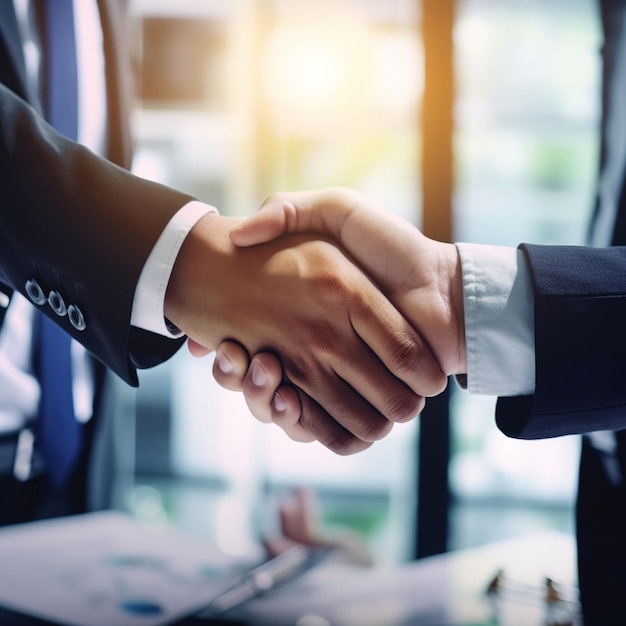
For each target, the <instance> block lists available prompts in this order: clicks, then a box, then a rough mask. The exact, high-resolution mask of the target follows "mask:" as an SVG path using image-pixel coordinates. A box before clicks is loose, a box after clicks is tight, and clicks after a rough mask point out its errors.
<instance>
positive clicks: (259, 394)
mask: <svg viewBox="0 0 626 626" xmlns="http://www.w3.org/2000/svg"><path fill="white" fill-rule="evenodd" d="M282 383H283V368H282V365H281V363H280V360H279V359H278V357H277V356H276V355H274V354H272V353H270V352H260V353H259V354H256V355H255V356H254V357H253V359H252V361H251V363H250V367H249V368H248V371H247V373H246V375H245V378H244V380H243V387H242V389H243V393H244V397H245V399H246V404H247V405H248V408H249V409H250V412H251V413H252V415H254V416H255V417H256V418H257V419H258V420H259V421H261V422H264V423H266V424H269V423H271V422H273V421H274V420H275V418H278V419H279V420H282V421H283V422H284V423H285V424H290V423H292V422H297V420H298V419H299V416H300V402H299V400H298V397H297V395H296V393H295V391H294V390H293V389H292V388H290V387H289V386H287V385H283V384H282Z"/></svg>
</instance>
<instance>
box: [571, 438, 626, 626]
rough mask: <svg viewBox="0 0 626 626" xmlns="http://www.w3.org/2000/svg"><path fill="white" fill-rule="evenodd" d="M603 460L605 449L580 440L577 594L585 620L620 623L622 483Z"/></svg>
mask: <svg viewBox="0 0 626 626" xmlns="http://www.w3.org/2000/svg"><path fill="white" fill-rule="evenodd" d="M623 435H624V433H623V431H622V433H619V434H618V439H622V438H623ZM618 458H619V461H621V456H620V455H618ZM619 461H618V466H619V468H620V470H621V473H622V476H626V473H624V471H623V468H624V463H623V462H621V463H620V462H619ZM604 462H605V459H603V453H602V452H599V451H598V450H596V449H595V448H593V447H591V446H590V445H589V444H588V443H587V442H586V441H585V440H583V447H582V456H581V463H580V478H579V489H578V501H577V506H576V522H577V535H578V568H579V583H580V590H581V600H582V604H583V613H584V624H585V626H618V625H619V626H624V625H625V624H626V484H624V482H623V481H622V482H620V483H619V484H615V482H614V481H612V480H610V479H609V476H608V474H607V471H606V467H605V465H604Z"/></svg>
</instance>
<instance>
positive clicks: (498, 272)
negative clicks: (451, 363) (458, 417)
mask: <svg viewBox="0 0 626 626" xmlns="http://www.w3.org/2000/svg"><path fill="white" fill-rule="evenodd" d="M456 246H457V250H458V251H459V255H460V258H461V266H462V272H463V294H464V295H463V302H464V306H465V337H466V345H467V381H466V384H467V389H468V391H470V392H471V393H476V394H487V395H498V396H517V395H524V394H531V393H533V392H534V389H535V332H534V298H533V290H532V284H531V281H530V275H529V268H528V265H527V262H526V259H525V258H524V253H523V252H522V251H521V250H516V249H515V248H505V247H501V246H485V245H477V244H467V243H459V244H456ZM460 382H461V384H462V386H464V385H463V382H464V381H460Z"/></svg>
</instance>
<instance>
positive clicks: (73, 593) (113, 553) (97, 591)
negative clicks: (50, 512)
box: [0, 512, 242, 626]
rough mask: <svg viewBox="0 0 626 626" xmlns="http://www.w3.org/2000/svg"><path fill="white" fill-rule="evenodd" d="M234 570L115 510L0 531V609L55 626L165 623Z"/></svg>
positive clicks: (206, 549)
mask: <svg viewBox="0 0 626 626" xmlns="http://www.w3.org/2000/svg"><path fill="white" fill-rule="evenodd" d="M241 568H242V562H241V561H240V560H237V559H234V558H233V557H230V556H228V555H225V554H224V553H222V552H220V551H219V550H218V549H217V548H216V547H215V546H213V545H211V544H210V543H208V542H204V541H202V540H201V539H197V538H192V537H188V536H185V535H183V534H181V533H178V532H176V531H171V530H164V531H157V530H153V529H150V528H146V527H144V526H142V525H141V524H139V523H138V522H136V521H135V520H133V519H132V518H131V517H129V516H126V515H124V514H122V513H117V512H104V513H90V514H87V515H82V516H77V517H66V518H61V519H58V520H51V521H44V522H34V523H30V524H23V525H19V526H12V527H6V528H4V529H0V605H2V606H4V607H6V608H8V609H11V610H14V611H17V612H21V613H27V614H29V615H34V616H37V617H41V618H44V619H47V620H50V621H53V622H58V623H61V624H68V625H76V626H85V624H89V625H90V626H112V625H115V626H135V625H137V624H141V625H142V626H158V625H159V624H167V623H170V622H172V621H174V620H176V619H177V618H181V617H183V616H185V615H188V614H190V613H193V612H195V611H196V610H198V609H200V608H202V607H204V606H205V605H206V604H208V603H209V602H210V601H211V600H212V599H213V598H214V597H215V596H216V595H217V594H219V593H220V592H221V591H223V590H224V589H225V588H226V587H227V586H228V585H229V584H230V583H232V580H233V577H234V576H235V575H236V574H238V573H240V572H241Z"/></svg>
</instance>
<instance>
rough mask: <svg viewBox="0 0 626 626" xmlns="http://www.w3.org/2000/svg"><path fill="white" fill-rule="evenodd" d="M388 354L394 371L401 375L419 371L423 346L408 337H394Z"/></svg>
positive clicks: (422, 357) (422, 356)
mask: <svg viewBox="0 0 626 626" xmlns="http://www.w3.org/2000/svg"><path fill="white" fill-rule="evenodd" d="M389 354H390V355H391V364H392V367H393V368H394V371H395V372H397V373H399V374H401V375H403V374H411V373H414V372H415V371H416V370H418V369H421V367H422V362H423V360H424V349H423V346H422V345H421V343H420V342H418V341H415V339H414V338H413V337H409V336H408V335H401V336H396V337H394V339H393V341H392V342H391V345H390V346H389Z"/></svg>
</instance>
